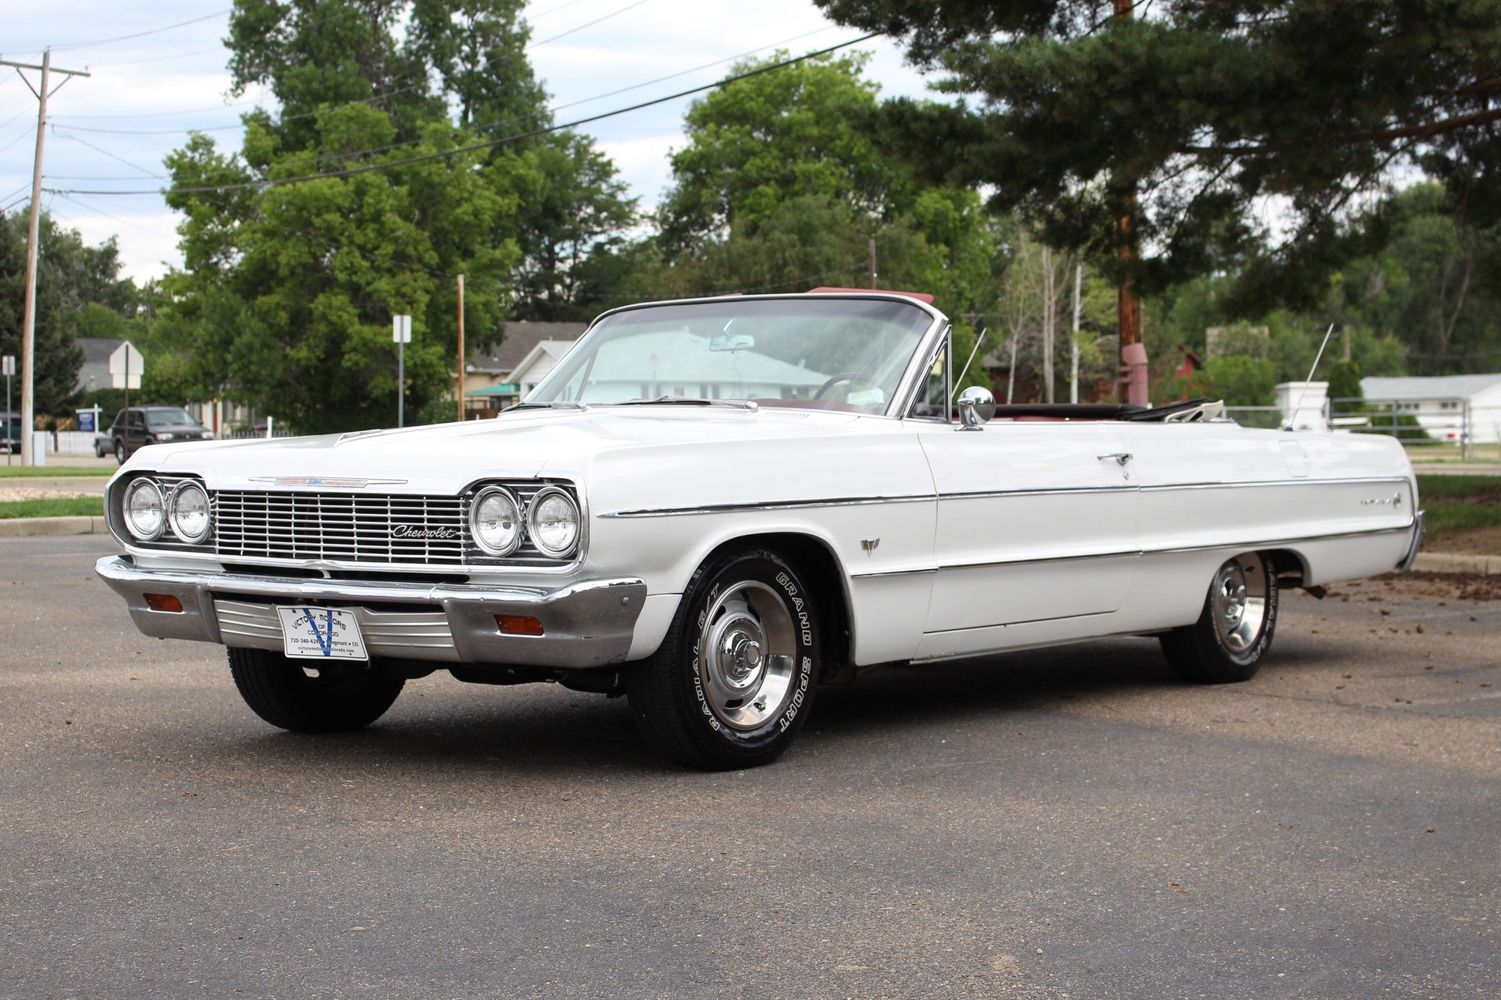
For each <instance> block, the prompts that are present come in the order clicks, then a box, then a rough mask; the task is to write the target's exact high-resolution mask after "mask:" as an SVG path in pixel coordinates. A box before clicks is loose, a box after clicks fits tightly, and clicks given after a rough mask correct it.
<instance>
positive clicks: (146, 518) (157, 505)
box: [121, 478, 167, 542]
mask: <svg viewBox="0 0 1501 1000" xmlns="http://www.w3.org/2000/svg"><path fill="white" fill-rule="evenodd" d="M121 512H122V513H123V515H124V517H125V528H126V530H127V531H129V532H130V534H131V536H132V537H134V538H135V539H136V541H140V542H150V541H154V540H155V539H157V538H160V537H161V533H162V529H163V528H165V527H166V524H167V501H166V497H164V496H163V495H162V488H161V487H160V486H158V485H157V484H156V481H155V480H152V479H145V478H141V479H132V480H131V481H130V485H129V486H126V487H125V500H124V503H123V504H122V507H121Z"/></svg>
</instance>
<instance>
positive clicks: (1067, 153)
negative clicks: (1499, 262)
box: [817, 0, 1501, 313]
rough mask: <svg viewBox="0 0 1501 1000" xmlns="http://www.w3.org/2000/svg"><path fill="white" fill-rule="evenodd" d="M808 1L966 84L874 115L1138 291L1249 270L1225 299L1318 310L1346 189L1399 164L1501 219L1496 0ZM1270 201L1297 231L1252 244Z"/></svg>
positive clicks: (1243, 307) (931, 162)
mask: <svg viewBox="0 0 1501 1000" xmlns="http://www.w3.org/2000/svg"><path fill="white" fill-rule="evenodd" d="M817 2H818V4H819V6H820V7H822V8H823V9H824V10H825V11H827V12H828V13H829V14H830V15H831V16H832V17H834V18H835V19H836V20H839V21H841V22H844V23H847V24H851V25H855V26H859V27H862V28H867V29H877V30H882V31H885V32H887V33H889V34H892V35H898V36H904V37H905V38H906V40H907V43H908V46H909V54H910V56H911V58H912V59H913V60H914V61H915V62H916V63H918V64H919V65H921V66H925V67H935V68H938V69H941V70H943V71H944V73H945V76H944V79H943V82H942V84H941V89H943V90H946V91H948V92H950V93H954V94H961V95H967V96H969V97H972V98H973V100H974V103H973V104H957V105H934V104H928V103H916V102H911V101H897V102H893V103H892V104H891V105H889V106H888V107H887V108H886V109H885V118H886V119H887V122H888V124H889V126H890V127H891V128H892V129H893V130H895V131H896V132H898V133H899V134H901V135H903V136H904V137H905V143H904V145H905V148H906V149H907V150H908V151H909V155H910V156H912V157H913V159H914V161H915V162H918V163H919V164H920V165H921V166H922V167H923V168H925V171H926V173H927V174H928V175H929V176H930V177H937V178H941V179H945V180H949V181H956V182H960V183H965V184H983V185H988V186H989V187H990V188H991V190H993V192H994V194H993V196H992V198H991V205H992V207H993V208H995V209H996V210H998V211H1006V210H1010V209H1020V210H1022V211H1024V212H1025V213H1026V215H1027V216H1028V217H1029V218H1031V219H1033V220H1036V221H1037V222H1039V223H1040V224H1041V226H1042V236H1043V238H1044V239H1045V240H1046V241H1047V242H1049V243H1051V244H1053V245H1055V246H1062V247H1071V248H1086V249H1088V250H1089V251H1090V252H1091V253H1092V254H1094V255H1095V256H1096V257H1097V258H1098V259H1099V260H1100V261H1101V262H1102V263H1103V264H1106V265H1107V266H1108V267H1109V268H1110V270H1111V273H1112V276H1113V277H1114V278H1116V279H1117V280H1118V281H1121V282H1135V283H1137V284H1138V285H1139V287H1140V288H1141V289H1142V290H1143V291H1144V292H1148V293H1150V292H1156V291H1160V290H1162V289H1165V288H1167V287H1169V286H1171V285H1173V284H1175V283H1177V282H1180V281H1182V280H1184V279H1186V278H1189V277H1192V276H1195V275H1202V274H1205V273H1208V272H1210V271H1212V270H1215V269H1217V268H1224V267H1227V266H1230V265H1235V264H1237V263H1238V262H1243V263H1244V265H1245V266H1242V267H1237V268H1236V270H1237V281H1236V283H1235V286H1234V288H1233V289H1232V292H1233V293H1234V294H1233V297H1232V305H1233V306H1234V308H1235V310H1236V311H1237V312H1242V313H1244V312H1251V313H1255V312H1258V311H1261V310H1264V309H1265V308H1266V306H1267V304H1268V303H1273V302H1286V303H1292V304H1296V305H1302V306H1309V305H1312V304H1314V303H1316V302H1317V301H1318V300H1319V298H1320V297H1321V296H1322V294H1323V291H1324V287H1325V284H1324V283H1325V279H1326V277H1327V275H1328V274H1329V273H1330V272H1331V270H1333V269H1334V268H1335V267H1336V266H1337V265H1338V264H1339V263H1340V262H1341V261H1342V260H1343V259H1346V258H1347V257H1348V256H1349V255H1350V253H1351V252H1352V250H1353V249H1354V244H1353V240H1354V238H1355V237H1356V236H1358V233H1355V232H1353V231H1352V230H1350V229H1349V228H1348V227H1345V226H1342V225H1341V219H1342V217H1343V216H1345V215H1347V214H1348V210H1349V208H1350V205H1351V204H1352V198H1354V196H1356V195H1357V194H1360V193H1362V192H1370V191H1372V190H1375V189H1377V188H1379V185H1380V184H1381V183H1382V182H1383V180H1384V179H1385V178H1386V177H1387V176H1388V175H1389V171H1390V169H1391V168H1392V167H1394V166H1395V165H1398V164H1401V163H1404V162H1406V163H1414V162H1422V163H1423V164H1424V165H1426V166H1428V167H1429V168H1430V169H1433V170H1436V171H1439V172H1442V173H1444V174H1445V175H1446V176H1449V177H1451V178H1452V179H1455V180H1456V181H1457V180H1459V179H1461V178H1463V179H1464V181H1465V183H1464V186H1463V188H1462V189H1461V188H1458V187H1456V191H1455V193H1456V196H1457V197H1456V204H1458V205H1463V206H1464V209H1465V211H1467V212H1475V213H1477V218H1478V219H1479V221H1480V222H1481V223H1482V224H1488V223H1489V222H1490V221H1492V220H1493V219H1494V218H1496V217H1497V216H1498V215H1501V196H1498V195H1496V193H1495V192H1496V191H1497V190H1501V185H1497V184H1496V182H1495V181H1496V171H1497V169H1498V165H1501V140H1498V139H1497V137H1496V136H1497V132H1496V131H1495V127H1496V123H1497V122H1498V121H1501V108H1497V106H1496V105H1495V103H1494V98H1495V96H1496V92H1497V90H1498V88H1501V60H1498V56H1497V53H1501V5H1497V4H1493V3H1474V2H1470V0H1349V2H1345V3H1326V2H1323V0H1216V2H1212V3H1210V2H1205V0H1160V2H1158V3H1155V4H1150V5H1147V6H1146V7H1142V5H1141V4H1139V3H1131V2H1129V0H1009V2H1003V3H995V2H990V0H817ZM1138 11H1139V13H1138ZM1132 14H1136V16H1131V15H1132ZM1269 199H1270V200H1272V201H1273V203H1274V204H1275V206H1276V209H1277V212H1276V214H1277V217H1278V220H1279V222H1280V223H1281V225H1280V226H1279V229H1281V230H1285V232H1286V234H1287V235H1286V237H1285V238H1281V239H1274V240H1271V242H1270V245H1269V247H1264V246H1263V242H1262V241H1263V240H1264V239H1269V238H1270V237H1271V236H1272V234H1271V233H1270V232H1268V228H1267V226H1266V225H1265V224H1263V223H1262V222H1261V221H1260V219H1261V216H1260V214H1259V212H1258V209H1259V208H1260V207H1261V206H1262V204H1263V203H1264V202H1265V201H1267V200H1269ZM1123 218H1125V219H1131V220H1133V223H1134V224H1133V225H1132V226H1123V225H1121V220H1122V219H1123Z"/></svg>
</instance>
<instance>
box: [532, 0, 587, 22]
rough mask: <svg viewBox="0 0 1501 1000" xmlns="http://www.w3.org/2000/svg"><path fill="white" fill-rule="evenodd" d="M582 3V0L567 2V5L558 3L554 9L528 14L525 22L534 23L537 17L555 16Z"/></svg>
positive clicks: (569, 0)
mask: <svg viewBox="0 0 1501 1000" xmlns="http://www.w3.org/2000/svg"><path fill="white" fill-rule="evenodd" d="M583 2H584V0H568V2H567V3H560V4H558V5H557V6H556V7H549V8H547V9H546V10H543V11H538V12H537V13H535V14H530V15H528V16H527V20H530V21H535V20H536V19H537V18H539V17H546V16H547V15H549V14H556V13H557V12H558V11H560V10H567V9H568V8H569V7H577V6H578V5H579V4H581V3H583Z"/></svg>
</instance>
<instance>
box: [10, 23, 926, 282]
mask: <svg viewBox="0 0 1501 1000" xmlns="http://www.w3.org/2000/svg"><path fill="white" fill-rule="evenodd" d="M23 9H24V13H20V12H21V11H22V10H23ZM11 12H12V13H11V16H10V17H7V18H6V19H5V21H6V23H5V31H4V34H3V35H0V40H3V44H4V45H5V46H6V48H5V49H4V52H3V58H5V59H9V60H16V61H23V62H24V61H38V62H39V61H40V52H41V49H42V48H43V47H46V46H51V47H52V51H53V55H52V62H53V65H54V66H57V67H62V68H67V69H87V70H88V71H89V72H91V73H92V74H93V75H92V76H91V77H88V78H74V79H72V80H70V81H69V82H68V83H67V84H66V85H65V86H63V87H62V88H61V89H60V90H58V91H57V92H56V93H54V95H53V96H52V98H51V100H50V101H49V104H48V112H49V113H48V119H49V124H50V127H49V130H48V134H47V137H46V154H45V158H44V170H43V178H44V179H43V186H44V187H51V188H67V189H84V190H91V191H93V190H99V191H124V190H145V189H153V190H154V189H155V188H157V187H159V186H160V185H162V184H163V183H164V182H165V178H164V177H163V176H161V175H163V174H164V169H165V168H164V167H163V166H162V159H163V157H164V156H165V155H166V154H167V153H168V152H170V151H171V150H172V149H174V148H176V147H178V146H180V145H182V143H183V142H184V141H185V139H186V136H187V132H188V131H189V130H190V129H198V130H203V131H205V132H207V134H208V135H210V136H212V137H213V138H214V139H215V140H216V142H218V143H219V145H220V146H221V148H227V149H232V150H238V149H239V146H240V137H241V129H240V127H239V124H238V123H239V114H240V113H241V112H243V111H245V110H247V109H248V108H249V107H250V106H251V105H252V104H253V102H255V101H256V100H258V99H261V100H266V98H265V95H264V94H262V93H259V92H250V93H247V94H245V95H243V96H241V97H238V98H236V97H232V96H230V95H229V76H228V73H227V72H226V71H225V68H224V67H225V62H226V61H227V51H226V50H225V48H224V45H223V41H222V39H223V38H224V37H225V36H226V35H227V34H228V23H229V6H228V4H227V3H226V2H225V0H179V2H171V3H160V2H157V3H143V2H136V0H47V2H44V3H40V4H26V5H24V8H23V5H21V4H20V3H19V2H17V3H15V4H14V5H11ZM18 14H19V16H18ZM527 18H528V20H529V21H530V22H531V24H532V28H533V31H532V38H533V39H534V41H533V47H532V50H531V52H530V57H531V60H532V65H533V66H534V67H535V69H536V72H537V75H538V76H539V77H540V78H541V80H542V81H543V84H544V85H545V86H546V88H547V90H548V92H549V93H550V94H551V95H552V106H553V107H554V108H555V109H557V113H556V117H557V120H558V121H560V122H566V121H569V120H571V119H574V118H581V117H585V116H587V115H591V114H598V113H600V112H603V111H609V110H612V109H614V108H617V107H623V106H626V105H629V104H634V103H637V102H640V101H645V100H650V99H651V98H653V97H660V96H663V95H666V94H670V93H674V92H676V91H680V90H686V89H688V88H690V87H694V86H698V85H701V84H705V83H710V82H712V81H714V80H715V79H718V78H719V77H721V76H723V75H724V74H725V73H726V72H727V70H728V65H729V64H728V62H725V63H723V64H721V65H714V66H706V64H709V63H713V62H715V61H716V60H729V59H731V58H732V57H736V56H740V55H742V54H744V53H747V52H752V51H757V50H762V49H764V50H765V52H769V51H771V50H772V49H775V48H784V49H788V50H790V51H791V52H793V53H803V52H808V51H812V50H815V49H821V48H825V47H827V46H830V45H834V44H837V43H838V42H841V41H844V40H846V39H850V38H855V37H858V36H859V35H860V34H861V32H859V31H856V30H854V29H850V28H844V27H840V26H837V25H834V24H832V23H830V22H829V21H827V20H825V19H824V17H823V15H822V13H821V12H820V11H819V10H818V8H816V7H815V6H814V5H813V3H812V0H757V2H756V3H753V4H752V3H744V2H736V0H694V2H690V0H533V2H532V3H531V4H530V5H529V6H528V8H527ZM596 21H597V22H598V23H591V22H596ZM184 22H192V23H184ZM164 28H165V29H166V30H158V29H164ZM575 29H577V30H575ZM564 33H567V34H566V37H562V38H557V39H556V40H555V41H548V39H551V38H553V36H557V35H562V34H564ZM126 35H138V36H139V37H134V38H125V39H121V38H120V36H126ZM109 39H118V40H113V41H105V40H109ZM858 49H859V50H863V51H868V52H870V53H872V55H873V59H872V61H871V64H870V68H869V71H868V73H869V76H870V78H871V79H873V80H875V81H876V82H877V83H879V84H880V85H881V88H882V94H883V95H884V96H896V95H919V94H923V93H925V92H926V88H925V84H924V81H923V80H922V78H920V77H919V76H918V75H917V74H916V73H915V72H914V71H913V70H912V69H911V68H910V67H908V66H906V65H905V64H904V63H903V61H902V58H901V54H900V50H899V49H897V47H896V46H894V45H892V44H891V43H889V42H887V41H885V40H884V39H876V40H872V41H869V42H863V43H861V44H860V45H859V46H858ZM758 54H764V53H762V52H759V51H758ZM700 67H702V68H700ZM685 71H691V72H685ZM675 73H683V75H682V76H678V77H675V78H674V79H671V80H666V81H663V82H660V83H653V84H649V85H647V86H642V87H639V88H637V89H631V90H627V91H626V92H624V93H617V94H613V95H612V96H600V95H604V94H608V93H609V92H611V91H619V90H621V89H622V88H628V87H633V86H634V85H636V84H642V83H646V82H647V81H650V80H655V79H658V78H660V77H664V76H668V75H669V74H675ZM29 75H30V76H31V77H32V80H33V83H35V78H36V74H35V73H32V74H29ZM56 80H57V78H54V83H55V82H56ZM590 98H597V99H595V100H589V99H590ZM690 101H691V98H682V99H679V100H676V101H671V102H667V103H665V104H661V105H657V106H656V107H653V108H649V109H645V110H642V111H636V112H632V113H629V114H624V115H620V116H618V117H615V118H611V119H607V120H605V121H602V122H598V123H595V124H592V125H589V126H586V127H584V128H582V129H581V131H583V132H585V133H587V134H589V135H592V136H594V137H595V138H596V139H597V140H598V143H599V146H600V148H601V149H603V150H604V151H605V153H607V154H608V155H609V156H610V157H611V158H612V159H613V160H614V161H615V165H616V167H617V168H618V169H619V171H620V174H621V177H622V178H623V179H624V180H625V181H626V183H627V184H629V185H630V188H631V192H632V193H633V194H635V195H636V196H638V197H639V198H640V199H641V204H642V205H643V206H645V207H648V208H649V207H651V206H653V205H654V204H656V202H657V201H658V200H659V199H660V197H661V194H662V191H663V189H664V188H665V187H666V186H667V183H668V180H669V170H668V162H667V157H668V155H669V153H670V152H671V151H672V150H673V149H675V148H678V147H681V146H682V144H683V135H682V119H683V114H684V112H685V111H686V110H687V107H688V104H689V103H690ZM246 102H251V103H246ZM266 106H268V107H272V106H273V105H272V103H271V102H269V100H266ZM35 134H36V101H35V99H34V98H33V97H32V95H31V92H30V91H29V90H27V88H26V85H25V84H24V83H22V81H21V80H20V79H18V78H17V76H16V72H15V71H14V70H12V69H10V68H0V208H3V209H6V210H12V211H13V210H14V209H15V208H16V207H19V206H20V205H21V204H24V203H25V201H26V198H27V195H28V193H29V189H30V183H31V164H32V154H33V151H34V148H35ZM153 175H155V176H153ZM43 204H44V205H45V206H46V207H47V208H48V209H49V210H50V211H51V212H52V213H53V215H55V216H56V217H57V218H58V219H59V220H60V221H61V222H63V223H64V224H66V225H68V226H71V227H73V228H75V229H77V230H78V231H79V232H81V233H82V234H83V236H84V239H85V240H86V241H87V242H89V243H98V242H99V241H101V240H104V239H106V238H108V237H109V236H111V235H114V236H116V237H117V238H118V240H119V244H120V251H121V257H122V259H123V262H124V265H125V271H126V273H127V274H128V275H130V276H131V277H134V278H137V279H144V278H149V277H153V276H156V275H159V274H161V273H162V272H163V271H165V270H166V269H167V267H168V266H177V265H180V264H181V258H180V257H179V255H178V253H177V235H176V232H175V225H176V222H177V219H176V217H175V215H174V213H173V212H171V211H170V210H169V209H168V208H167V206H166V204H165V203H164V202H163V201H162V199H161V197H160V196H159V195H156V194H151V195H138V196H127V195H118V194H116V195H111V194H87V195H85V194H76V193H75V194H66V195H64V194H52V195H46V194H44V195H43Z"/></svg>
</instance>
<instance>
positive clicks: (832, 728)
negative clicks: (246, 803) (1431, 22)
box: [178, 639, 1335, 781]
mask: <svg viewBox="0 0 1501 1000" xmlns="http://www.w3.org/2000/svg"><path fill="white" fill-rule="evenodd" d="M1334 655H1335V654H1334V653H1333V651H1329V652H1328V653H1326V652H1325V651H1324V650H1322V649H1319V648H1317V647H1308V646H1301V647H1294V648H1289V649H1284V650H1282V651H1279V653H1278V654H1277V655H1275V656H1274V657H1273V658H1272V659H1271V660H1269V662H1268V664H1267V666H1266V667H1265V668H1264V669H1265V673H1266V674H1273V673H1285V672H1288V671H1298V670H1303V669H1318V668H1320V667H1321V666H1322V664H1323V662H1324V661H1325V660H1327V659H1331V658H1332V657H1333V656H1334ZM1263 676H1265V675H1263ZM1178 683H1179V682H1178V681H1177V680H1176V678H1175V677H1174V676H1173V674H1172V672H1171V671H1170V670H1169V669H1168V666H1167V664H1166V662H1165V661H1164V660H1163V658H1162V654H1161V652H1160V650H1159V648H1158V645H1157V643H1156V641H1155V640H1151V639H1117V640H1108V641H1103V642H1096V643H1088V644H1083V645H1077V646H1071V647H1067V648H1056V649H1042V650H1028V651H1022V652H1016V653H1006V654H1000V655H996V656H989V657H984V658H979V659H966V660H956V661H954V662H942V663H930V664H923V665H891V666H883V667H877V668H874V669H872V670H870V671H868V672H866V673H864V674H862V675H861V677H860V678H859V679H858V680H857V681H856V682H854V683H852V684H840V685H831V686H826V687H823V688H821V689H820V690H819V697H818V701H817V703H816V708H815V711H814V713H813V716H812V723H811V726H810V730H811V731H805V733H804V734H803V736H802V738H801V739H800V741H799V744H804V743H806V742H810V741H812V740H817V741H818V746H819V748H820V750H821V752H822V753H824V754H827V753H830V752H832V753H836V754H838V753H846V752H853V753H855V754H860V753H863V752H864V750H865V749H866V747H867V745H868V742H869V740H870V738H872V737H873V736H880V737H884V736H889V735H894V734H900V733H901V732H902V731H903V730H910V729H912V728H914V727H922V726H932V725H939V724H944V723H949V722H952V721H954V720H957V719H966V720H973V721H980V722H984V721H986V720H987V719H999V718H1002V717H1004V716H1005V715H1008V714H1013V713H1033V712H1040V711H1047V710H1049V709H1052V708H1057V707H1059V706H1061V705H1064V704H1066V703H1067V702H1069V701H1071V700H1077V699H1088V698H1093V697H1096V696H1099V697H1105V698H1108V697H1110V696H1112V695H1114V694H1125V693H1128V692H1134V691H1143V690H1154V689H1164V690H1171V689H1172V688H1173V687H1175V686H1176V685H1177V684H1178ZM1251 683H1253V684H1254V683H1256V682H1255V681H1252V682H1251ZM235 708H236V710H239V711H242V712H243V714H242V715H241V717H240V724H238V725H235V726H234V727H232V729H230V730H228V731H225V730H221V731H219V732H218V733H216V734H214V735H213V736H206V735H205V734H203V733H202V732H199V733H195V734H194V738H193V740H192V742H193V744H194V753H202V752H204V750H205V746H208V747H213V748H214V749H213V750H210V751H209V752H210V753H214V754H220V755H223V756H225V757H240V758H243V757H246V756H253V757H255V758H256V760H257V766H258V767H260V768H266V767H272V768H275V769H277V770H281V769H284V770H285V773H286V774H287V775H288V776H290V775H293V774H296V773H299V772H302V771H304V770H306V768H307V767H308V765H309V763H310V762H315V763H316V765H317V767H318V768H319V769H320V770H321V769H324V768H333V769H338V768H359V769H362V770H363V769H367V768H371V767H376V766H379V767H382V768H383V769H389V770H387V771H386V772H385V773H389V774H391V775H392V776H395V775H398V774H400V773H402V772H403V771H411V772H413V773H414V774H417V775H420V776H422V780H424V781H431V780H433V779H434V778H435V777H436V776H438V775H446V776H453V777H457V776H459V775H462V774H465V773H469V774H471V775H472V773H474V772H484V773H490V774H495V773H504V774H506V775H507V776H513V777H523V778H524V777H556V776H559V775H562V774H567V773H569V772H574V773H577V772H592V771H597V770H598V769H600V768H602V767H604V768H610V769H612V770H614V771H615V772H616V773H631V772H639V773H654V772H655V773H687V772H684V771H682V769H680V768H678V767H676V766H674V765H671V764H668V763H665V762H664V761H662V760H661V759H660V758H659V757H657V756H656V755H655V754H654V753H652V752H651V750H650V749H649V748H648V747H647V746H646V745H645V744H644V743H643V742H642V740H641V738H640V737H639V736H638V735H637V733H636V730H635V726H634V724H633V722H632V720H631V715H630V708H629V705H628V703H627V702H626V700H625V699H623V698H610V699H606V698H603V697H600V696H599V695H591V694H580V693H577V692H571V691H566V690H564V689H561V688H558V687H555V686H552V685H547V686H542V685H525V686H519V687H510V688H506V687H477V686H473V685H462V686H461V685H458V684H457V683H456V682H453V681H450V680H447V679H446V678H439V679H437V680H436V681H434V680H430V679H424V680H419V681H414V682H412V683H411V684H409V685H408V687H407V690H406V691H405V692H404V693H403V694H402V696H401V698H400V699H399V700H398V701H397V703H396V706H395V707H394V708H393V709H392V711H391V712H390V713H389V714H388V715H387V716H386V717H385V718H383V719H382V720H380V721H379V722H377V723H375V724H374V725H372V726H371V727H369V728H368V729H365V730H363V731H360V732H357V733H346V734H334V735H325V736H306V735H295V734H291V733H284V732H280V731H278V730H273V729H271V728H269V727H264V726H262V725H261V724H260V722H259V720H256V719H254V717H253V716H251V715H250V714H249V710H248V709H243V706H239V705H236V706H235ZM178 721H179V723H180V722H181V719H179V720H178ZM814 731H816V732H814ZM797 752H798V750H797V746H796V745H795V746H794V748H793V750H792V752H791V753H792V756H796V754H797Z"/></svg>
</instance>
